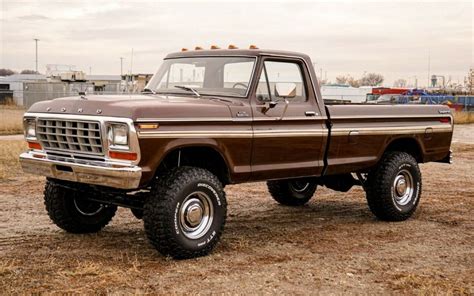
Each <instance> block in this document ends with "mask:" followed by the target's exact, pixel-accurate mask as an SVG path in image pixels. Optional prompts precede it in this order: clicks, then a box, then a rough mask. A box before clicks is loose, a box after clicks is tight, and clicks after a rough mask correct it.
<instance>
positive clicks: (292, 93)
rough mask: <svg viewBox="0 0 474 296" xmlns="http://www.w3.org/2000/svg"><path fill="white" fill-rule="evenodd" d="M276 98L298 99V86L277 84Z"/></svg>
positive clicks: (289, 83) (290, 83) (287, 83)
mask: <svg viewBox="0 0 474 296" xmlns="http://www.w3.org/2000/svg"><path fill="white" fill-rule="evenodd" d="M275 96H277V97H280V98H285V99H286V98H294V97H296V84H295V83H292V82H277V83H275Z"/></svg>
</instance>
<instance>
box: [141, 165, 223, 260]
mask: <svg viewBox="0 0 474 296" xmlns="http://www.w3.org/2000/svg"><path fill="white" fill-rule="evenodd" d="M226 214H227V202H226V197H225V193H224V190H223V186H222V184H221V183H220V181H219V179H218V178H217V177H216V176H214V175H213V174H212V173H210V172H209V171H207V170H205V169H202V168H195V167H179V168H175V169H173V170H172V171H170V172H169V173H168V174H166V175H164V176H161V177H160V178H158V180H157V181H156V184H154V186H153V189H152V192H151V195H150V198H148V199H147V201H146V203H145V206H144V212H143V221H144V224H145V232H146V234H147V236H148V238H149V240H150V241H151V243H152V244H153V246H154V247H155V248H156V249H157V250H158V251H159V252H160V253H162V254H163V255H165V256H171V257H173V258H176V259H186V258H194V257H199V256H204V255H207V254H208V253H209V252H210V251H211V250H212V249H213V248H214V247H215V245H216V244H217V242H218V241H219V238H220V236H221V233H222V231H223V229H224V224H225V220H226Z"/></svg>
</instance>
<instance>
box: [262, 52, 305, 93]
mask: <svg viewBox="0 0 474 296" xmlns="http://www.w3.org/2000/svg"><path fill="white" fill-rule="evenodd" d="M262 71H263V72H262V74H261V75H260V81H259V85H258V87H259V88H258V89H257V97H258V95H259V94H260V93H259V90H260V89H261V90H262V92H265V90H264V89H263V84H264V83H265V82H266V81H265V80H266V79H265V78H266V77H268V87H267V90H266V93H268V89H269V91H270V96H271V99H275V85H276V84H277V83H279V82H283V83H294V84H296V96H295V97H294V98H289V99H288V100H289V101H290V102H305V101H306V100H307V96H306V92H305V85H304V80H303V73H302V71H301V66H300V65H299V64H298V63H293V62H276V61H265V63H264V69H263V70H262ZM265 71H266V75H265V73H264V72H265ZM262 77H263V81H262ZM261 84H262V87H260V85H261Z"/></svg>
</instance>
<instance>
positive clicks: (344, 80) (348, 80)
mask: <svg viewBox="0 0 474 296" xmlns="http://www.w3.org/2000/svg"><path fill="white" fill-rule="evenodd" d="M336 83H337V84H347V85H350V86H352V87H359V85H360V84H359V81H358V80H357V79H355V78H354V77H352V76H351V75H340V76H337V77H336Z"/></svg>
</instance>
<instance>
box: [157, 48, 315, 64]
mask: <svg viewBox="0 0 474 296" xmlns="http://www.w3.org/2000/svg"><path fill="white" fill-rule="evenodd" d="M198 56H249V57H258V56H280V57H296V58H302V59H305V60H308V61H309V60H310V58H309V56H308V55H306V54H304V53H299V52H292V51H284V50H269V49H199V50H186V51H179V52H173V53H170V54H168V55H167V56H166V58H165V59H172V58H185V57H198Z"/></svg>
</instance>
